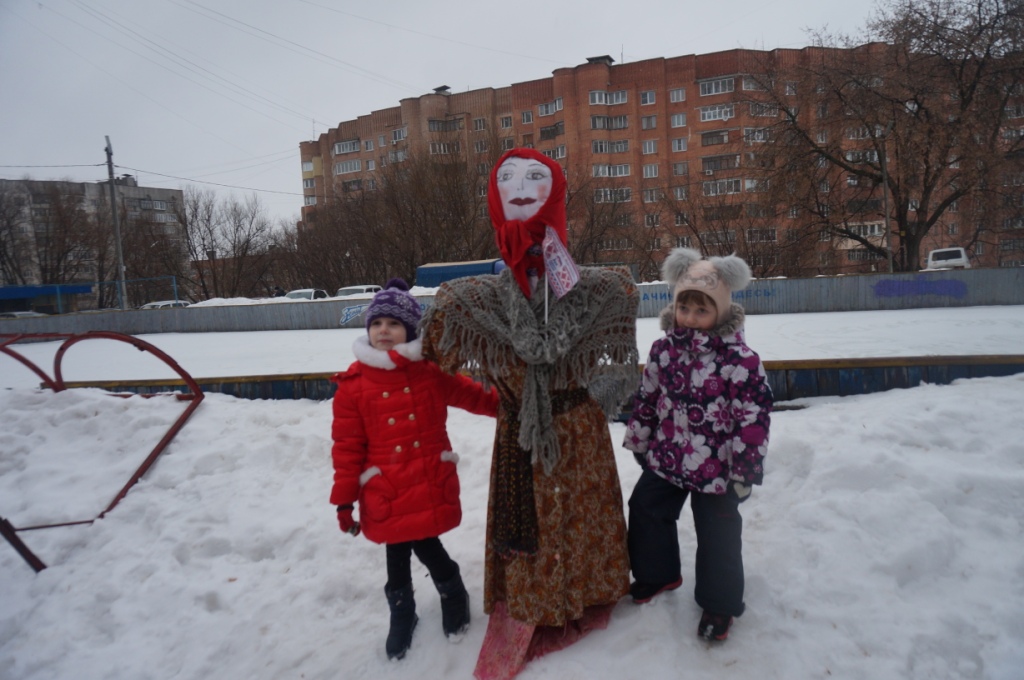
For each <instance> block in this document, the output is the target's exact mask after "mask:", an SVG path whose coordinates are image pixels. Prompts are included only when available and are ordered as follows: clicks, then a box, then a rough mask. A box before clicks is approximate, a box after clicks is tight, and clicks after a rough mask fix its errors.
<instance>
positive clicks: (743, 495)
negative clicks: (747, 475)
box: [729, 482, 750, 503]
mask: <svg viewBox="0 0 1024 680" xmlns="http://www.w3.org/2000/svg"><path fill="white" fill-rule="evenodd" d="M729 488H730V489H732V492H733V494H734V495H735V496H736V498H738V499H739V501H740V503H742V502H743V501H745V500H747V499H748V498H750V487H749V486H746V485H744V484H740V483H739V482H730V483H729Z"/></svg>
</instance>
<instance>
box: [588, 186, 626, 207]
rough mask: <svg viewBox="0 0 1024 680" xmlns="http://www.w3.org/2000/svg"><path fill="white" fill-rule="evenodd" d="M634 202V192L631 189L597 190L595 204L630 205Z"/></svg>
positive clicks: (595, 191)
mask: <svg viewBox="0 0 1024 680" xmlns="http://www.w3.org/2000/svg"><path fill="white" fill-rule="evenodd" d="M631 200H633V190H632V189H630V188H629V187H623V188H621V189H595V190H594V202H595V203H628V202H629V201H631Z"/></svg>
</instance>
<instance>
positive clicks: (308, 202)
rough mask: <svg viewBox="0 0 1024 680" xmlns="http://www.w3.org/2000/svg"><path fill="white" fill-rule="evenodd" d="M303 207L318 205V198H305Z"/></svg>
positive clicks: (303, 198)
mask: <svg viewBox="0 0 1024 680" xmlns="http://www.w3.org/2000/svg"><path fill="white" fill-rule="evenodd" d="M302 203H303V205H316V196H303V197H302Z"/></svg>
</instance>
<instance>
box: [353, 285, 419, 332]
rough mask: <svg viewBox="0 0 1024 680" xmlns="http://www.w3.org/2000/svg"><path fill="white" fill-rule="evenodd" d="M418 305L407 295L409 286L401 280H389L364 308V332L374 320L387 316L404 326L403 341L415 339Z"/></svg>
mask: <svg viewBox="0 0 1024 680" xmlns="http://www.w3.org/2000/svg"><path fill="white" fill-rule="evenodd" d="M421 315H422V311H421V310H420V303H419V302H417V301H416V298H414V297H413V296H412V294H411V293H409V284H408V283H406V282H405V281H404V280H403V279H391V280H390V281H388V282H387V284H385V285H384V290H381V291H379V292H378V293H377V294H376V295H374V296H373V301H371V302H370V305H369V306H368V307H367V308H366V331H367V332H369V331H370V324H372V323H373V321H374V319H379V318H380V317H382V316H388V317H391V318H392V319H397V320H398V321H401V322H402V325H403V326H405V341H406V342H409V341H411V340H414V339H415V338H416V326H417V325H418V324H419V322H420V316H421Z"/></svg>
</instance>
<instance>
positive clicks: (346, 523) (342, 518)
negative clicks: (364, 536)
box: [338, 505, 359, 536]
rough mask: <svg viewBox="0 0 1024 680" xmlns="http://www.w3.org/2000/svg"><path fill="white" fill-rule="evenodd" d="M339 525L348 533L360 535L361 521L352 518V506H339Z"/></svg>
mask: <svg viewBox="0 0 1024 680" xmlns="http://www.w3.org/2000/svg"><path fill="white" fill-rule="evenodd" d="M338 527H339V528H340V529H341V530H342V531H343V532H345V533H346V534H352V535H353V536H358V535H359V522H357V521H355V520H354V519H352V506H351V505H339V506H338Z"/></svg>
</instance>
